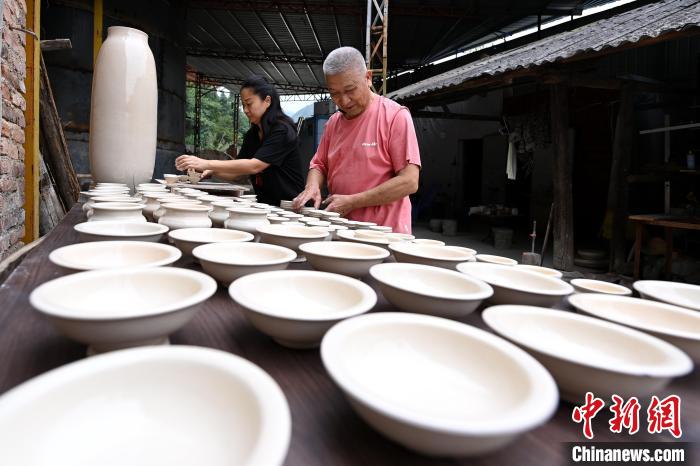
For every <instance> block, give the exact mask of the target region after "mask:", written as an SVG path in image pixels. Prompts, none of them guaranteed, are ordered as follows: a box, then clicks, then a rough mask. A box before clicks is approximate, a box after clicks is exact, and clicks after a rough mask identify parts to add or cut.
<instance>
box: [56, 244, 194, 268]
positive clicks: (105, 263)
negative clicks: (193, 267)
mask: <svg viewBox="0 0 700 466" xmlns="http://www.w3.org/2000/svg"><path fill="white" fill-rule="evenodd" d="M181 256H182V253H180V251H179V250H178V249H177V248H174V247H172V246H168V245H165V244H160V243H153V242H146V241H94V242H91V243H78V244H71V245H69V246H63V247H60V248H58V249H54V250H53V251H52V252H51V254H49V260H50V261H51V262H53V263H54V264H56V265H58V266H60V267H63V268H65V269H69V270H98V269H114V268H123V267H158V266H163V265H170V264H172V263H173V262H175V261H176V260H178V259H179V258H180V257H181Z"/></svg>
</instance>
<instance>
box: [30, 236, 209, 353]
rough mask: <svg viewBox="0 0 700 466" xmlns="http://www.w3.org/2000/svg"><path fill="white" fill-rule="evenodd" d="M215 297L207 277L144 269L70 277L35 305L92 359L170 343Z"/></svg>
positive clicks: (54, 283) (35, 297)
mask: <svg viewBox="0 0 700 466" xmlns="http://www.w3.org/2000/svg"><path fill="white" fill-rule="evenodd" d="M101 244H104V243H101ZM178 252H179V251H178ZM215 291H216V282H215V281H214V280H213V279H212V278H211V277H209V276H207V275H205V274H203V273H201V272H195V271H193V270H187V269H180V268H175V267H151V268H143V267H141V268H131V269H129V268H124V269H112V270H94V271H90V272H81V273H76V274H73V275H66V276H64V277H61V278H57V279H55V280H51V281H49V282H47V283H44V284H43V285H41V286H39V287H38V288H36V289H35V290H34V291H33V292H32V293H31V295H30V296H29V301H30V303H31V304H32V306H33V307H34V308H35V309H37V310H38V311H39V312H41V313H42V314H44V315H45V316H47V317H48V318H49V320H51V321H52V322H53V324H54V325H55V326H56V327H57V328H58V330H59V331H61V333H63V334H65V335H66V336H68V337H69V338H71V339H73V340H77V341H79V342H81V343H85V344H88V345H90V349H89V350H88V354H91V353H100V352H104V351H111V350H115V349H121V348H127V347H131V346H141V345H152V344H162V343H165V342H167V337H168V335H169V334H171V333H173V332H175V331H176V330H178V329H179V328H180V327H182V326H183V325H185V324H186V323H187V322H189V321H190V319H191V318H192V317H194V314H195V313H196V311H197V305H198V304H200V303H202V302H203V301H205V300H206V299H208V298H209V297H210V296H211V295H213V294H214V292H215Z"/></svg>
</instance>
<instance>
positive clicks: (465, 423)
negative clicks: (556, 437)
mask: <svg viewBox="0 0 700 466" xmlns="http://www.w3.org/2000/svg"><path fill="white" fill-rule="evenodd" d="M321 359H322V361H323V365H324V366H325V368H326V370H327V371H328V373H329V375H330V377H331V378H332V379H333V381H334V382H335V383H336V384H337V385H338V386H339V387H340V389H341V390H342V391H343V393H344V394H345V396H346V397H347V399H348V401H349V402H350V404H351V405H352V407H353V408H354V409H355V411H356V412H357V413H358V414H359V415H360V417H362V418H363V419H364V420H365V421H366V422H367V423H368V424H370V425H371V426H372V427H374V428H375V429H377V430H378V431H379V432H381V433H382V434H384V435H386V436H387V437H389V438H391V439H392V440H394V441H396V442H398V443H400V444H402V445H403V446H405V447H406V448H409V449H412V450H416V451H418V452H420V453H423V454H427V455H437V456H464V455H481V454H485V453H488V452H491V451H494V450H497V449H499V448H502V447H503V446H505V445H506V444H508V443H509V442H511V441H512V440H513V439H515V438H516V437H517V436H519V435H521V434H523V433H524V432H527V431H529V430H531V429H534V428H535V427H537V426H539V425H541V424H544V423H545V422H546V421H547V420H548V419H549V418H550V417H551V416H552V414H553V413H554V411H555V410H556V408H557V402H558V395H557V388H556V385H555V383H554V381H553V380H552V377H551V376H550V375H549V374H548V373H547V371H546V370H545V369H544V368H543V367H542V365H541V364H539V363H538V362H537V361H536V360H535V359H534V358H532V357H531V356H530V355H528V354H527V353H525V352H524V351H522V350H521V349H519V348H518V347H516V346H515V345H513V344H511V343H509V342H507V341H505V340H503V339H501V338H498V337H496V336H494V335H492V334H490V333H488V332H485V331H483V330H480V329H477V328H475V327H472V326H470V325H465V324H461V323H458V322H454V321H450V320H447V319H440V318H437V317H432V316H422V315H417V314H404V313H375V314H367V315H364V316H360V317H355V318H353V319H348V320H346V321H344V322H341V323H339V324H338V325H336V326H335V327H333V328H332V329H331V330H330V331H328V333H327V334H326V336H325V337H324V339H323V343H322V345H321Z"/></svg>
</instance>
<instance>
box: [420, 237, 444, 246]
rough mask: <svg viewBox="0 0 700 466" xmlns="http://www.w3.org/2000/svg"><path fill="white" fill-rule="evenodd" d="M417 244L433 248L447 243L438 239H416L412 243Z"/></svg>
mask: <svg viewBox="0 0 700 466" xmlns="http://www.w3.org/2000/svg"><path fill="white" fill-rule="evenodd" d="M412 242H413V243H416V244H430V245H433V246H444V245H445V242H444V241H440V240H438V239H427V238H416V239H414V240H413V241H412Z"/></svg>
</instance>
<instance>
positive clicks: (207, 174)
mask: <svg viewBox="0 0 700 466" xmlns="http://www.w3.org/2000/svg"><path fill="white" fill-rule="evenodd" d="M212 175H214V170H204V171H203V172H202V178H201V179H202V180H206V179H207V178H211V177H212Z"/></svg>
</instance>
